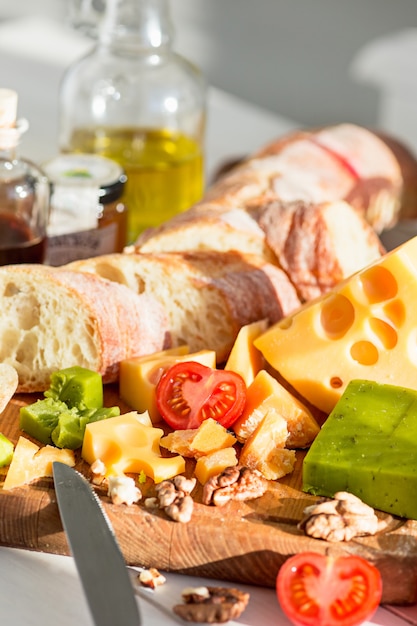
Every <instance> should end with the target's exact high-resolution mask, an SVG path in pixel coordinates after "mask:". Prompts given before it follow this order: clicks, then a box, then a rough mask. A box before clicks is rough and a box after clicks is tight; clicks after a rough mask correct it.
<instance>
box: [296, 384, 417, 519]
mask: <svg viewBox="0 0 417 626" xmlns="http://www.w3.org/2000/svg"><path fill="white" fill-rule="evenodd" d="M302 489H303V491H305V492H307V493H311V494H314V495H322V496H328V497H333V496H334V494H335V493H336V492H337V491H348V492H350V493H353V494H355V495H356V496H358V497H359V498H360V499H361V500H363V501H364V502H366V503H367V504H369V505H370V506H372V507H373V508H375V509H379V510H381V511H385V512H387V513H391V514H393V515H398V516H401V517H406V518H409V519H417V391H415V390H412V389H407V388H404V387H399V386H394V385H386V384H379V383H376V382H372V381H366V380H354V381H351V382H350V383H349V384H348V386H347V387H346V390H345V392H344V393H343V395H342V396H341V398H340V400H339V401H338V403H337V404H336V406H335V407H334V409H333V411H332V412H331V413H330V415H329V417H328V418H327V420H326V421H325V423H324V424H323V426H322V428H321V431H320V432H319V434H318V435H317V437H316V439H315V440H314V442H313V444H312V445H311V447H310V450H309V451H308V453H307V454H306V456H305V458H304V462H303V478H302Z"/></svg>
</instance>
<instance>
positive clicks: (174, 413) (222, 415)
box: [156, 361, 246, 430]
mask: <svg viewBox="0 0 417 626" xmlns="http://www.w3.org/2000/svg"><path fill="white" fill-rule="evenodd" d="M156 403H157V406H158V411H159V412H160V414H161V416H162V417H163V419H164V420H165V421H166V422H167V424H169V425H170V426H171V427H172V428H174V429H175V430H183V429H185V428H198V427H199V426H200V424H201V422H203V421H204V420H205V419H207V418H208V417H211V418H213V419H215V420H216V421H217V422H219V423H220V424H222V426H224V427H225V428H229V426H231V425H232V424H233V422H235V421H236V420H237V418H238V417H239V416H240V415H241V413H242V411H243V409H244V407H245V403H246V384H245V381H244V380H243V378H242V376H240V374H237V373H236V372H232V371H225V370H217V369H212V368H211V367H207V366H206V365H201V363H197V362H195V361H182V362H178V363H175V364H174V365H172V366H171V367H170V368H168V369H167V370H166V372H164V374H163V375H162V376H161V378H160V380H159V382H158V385H157V387H156Z"/></svg>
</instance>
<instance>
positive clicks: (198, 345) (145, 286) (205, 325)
mask: <svg viewBox="0 0 417 626" xmlns="http://www.w3.org/2000/svg"><path fill="white" fill-rule="evenodd" d="M65 267H67V268H69V269H71V270H77V271H79V272H91V273H94V274H97V275H99V276H101V277H104V278H106V279H109V280H112V281H115V282H118V283H122V284H123V285H126V286H128V287H129V288H130V289H131V290H133V291H134V292H136V293H141V294H148V295H150V296H152V297H154V298H156V299H158V300H159V302H160V304H161V305H162V306H163V307H164V308H165V310H166V311H167V314H168V317H169V329H170V333H171V336H172V341H173V344H174V345H181V344H188V345H189V347H190V351H191V352H197V351H199V350H202V349H209V350H214V351H215V352H216V355H217V361H218V362H219V363H222V362H224V361H225V360H226V359H227V357H228V355H229V353H230V350H231V348H232V346H233V343H234V341H235V339H236V337H237V334H238V332H239V330H240V328H241V327H242V326H245V325H246V324H250V323H251V322H254V321H257V320H261V319H266V320H267V321H268V323H269V324H272V323H274V322H275V321H278V320H279V319H281V318H282V317H284V316H286V315H288V314H289V313H291V312H292V311H294V310H295V309H297V308H298V307H299V306H300V300H299V298H298V297H297V294H296V291H295V289H294V287H293V286H292V285H291V283H290V281H289V280H288V278H287V276H286V274H285V273H284V272H283V271H282V270H281V269H279V268H278V267H276V266H275V265H272V264H270V263H267V262H265V261H264V260H263V259H261V258H260V257H258V256H254V255H243V254H240V253H238V252H216V251H193V252H168V253H160V254H157V253H154V254H144V253H140V254H137V253H132V254H126V253H122V254H112V255H104V256H99V257H95V258H92V259H86V260H81V261H74V262H73V263H71V264H69V265H67V266H65Z"/></svg>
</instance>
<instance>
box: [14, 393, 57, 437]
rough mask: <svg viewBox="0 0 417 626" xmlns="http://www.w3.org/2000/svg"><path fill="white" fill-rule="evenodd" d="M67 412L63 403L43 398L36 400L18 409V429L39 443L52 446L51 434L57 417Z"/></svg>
mask: <svg viewBox="0 0 417 626" xmlns="http://www.w3.org/2000/svg"><path fill="white" fill-rule="evenodd" d="M64 411H68V407H67V405H66V404H65V403H64V402H60V401H59V400H53V399H52V398H45V399H43V400H37V401H36V402H33V403H32V404H29V405H28V406H22V407H21V409H20V421H19V427H20V428H21V430H23V431H24V432H26V433H27V434H28V435H30V436H31V437H34V438H35V439H37V440H38V441H40V442H41V443H45V444H49V445H51V444H52V432H53V430H54V429H55V428H56V426H57V424H58V420H59V416H60V414H61V413H62V412H64Z"/></svg>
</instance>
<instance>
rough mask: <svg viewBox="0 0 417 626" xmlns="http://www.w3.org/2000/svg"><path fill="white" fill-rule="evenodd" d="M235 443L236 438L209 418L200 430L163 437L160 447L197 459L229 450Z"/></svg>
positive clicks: (175, 431)
mask: <svg viewBox="0 0 417 626" xmlns="http://www.w3.org/2000/svg"><path fill="white" fill-rule="evenodd" d="M235 443H236V437H234V436H233V435H232V434H231V433H229V432H228V431H227V430H226V428H224V426H222V425H221V424H219V422H216V420H214V419H212V418H211V417H209V418H208V419H206V420H204V421H203V422H202V423H201V425H200V426H199V427H198V428H189V429H186V430H174V431H173V432H172V433H169V434H168V435H166V437H162V439H161V442H160V445H161V446H163V447H164V448H167V449H168V450H169V451H170V452H176V453H177V454H181V455H182V456H186V457H194V458H196V459H197V458H199V457H200V456H203V455H205V454H211V453H212V452H215V451H216V450H221V449H223V448H229V447H230V446H233V445H234V444H235Z"/></svg>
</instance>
